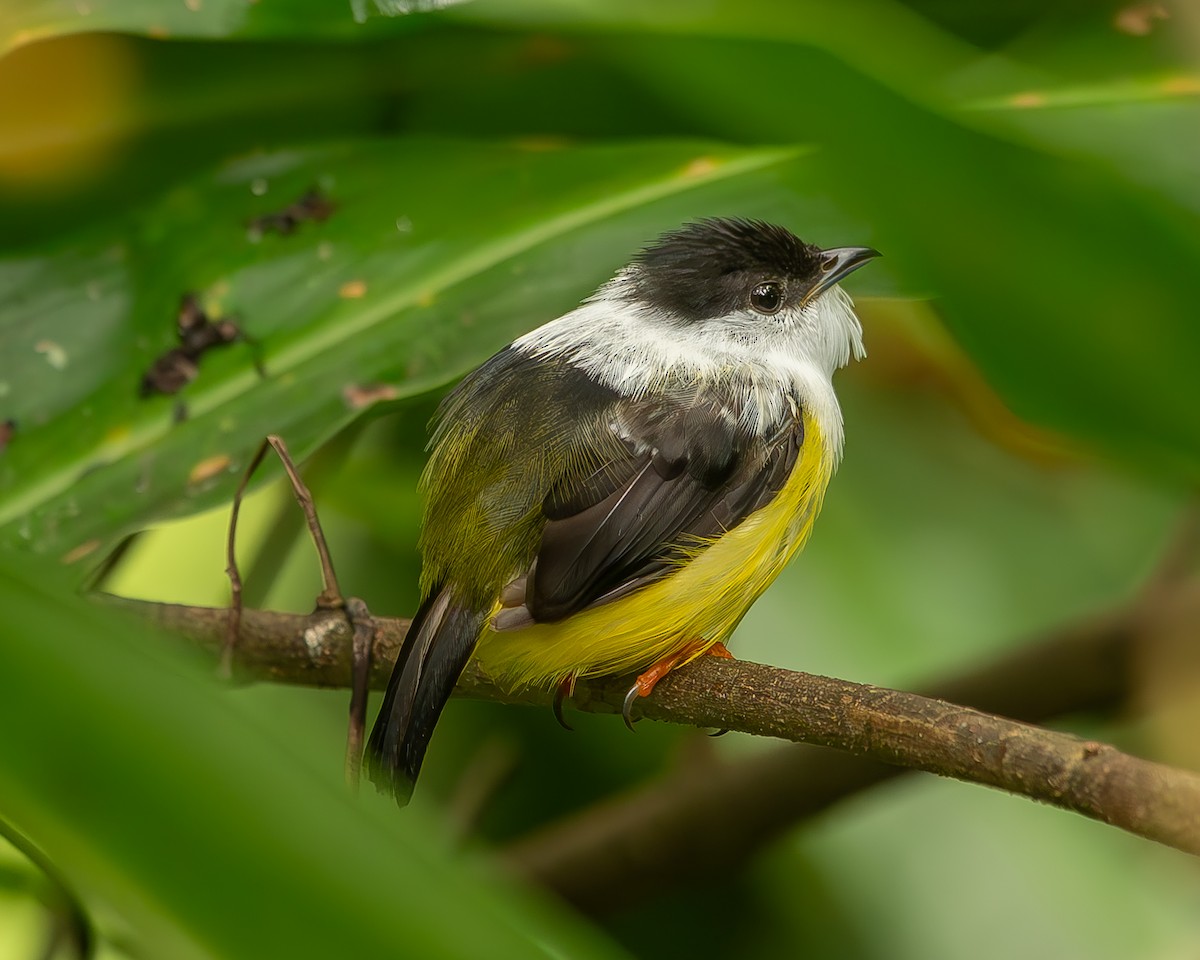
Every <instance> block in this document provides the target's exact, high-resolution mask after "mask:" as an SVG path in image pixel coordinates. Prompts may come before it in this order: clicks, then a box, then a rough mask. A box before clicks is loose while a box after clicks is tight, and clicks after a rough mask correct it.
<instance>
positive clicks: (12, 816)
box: [0, 553, 612, 960]
mask: <svg viewBox="0 0 1200 960" xmlns="http://www.w3.org/2000/svg"><path fill="white" fill-rule="evenodd" d="M62 579H63V578H62V577H61V575H59V574H58V572H57V571H55V570H53V569H51V568H50V566H49V565H48V564H42V563H40V562H39V563H33V564H31V563H30V562H29V559H28V558H22V559H17V558H16V557H14V555H12V554H11V553H9V554H0V604H3V606H4V609H5V618H4V625H3V627H2V628H0V633H2V636H0V675H2V676H3V677H4V696H3V697H0V725H2V726H3V728H4V729H5V731H6V734H5V736H4V737H3V738H0V797H2V798H3V799H2V800H0V806H2V808H3V809H2V810H0V813H2V814H3V815H4V816H5V817H6V818H8V819H9V820H11V822H13V823H14V824H15V825H16V826H17V827H18V828H19V829H21V830H22V831H23V832H25V833H26V834H27V835H28V836H29V837H30V838H31V839H32V840H33V841H34V842H35V843H36V844H37V845H38V846H39V847H40V848H41V849H42V850H44V851H45V853H46V854H47V855H48V856H49V857H50V858H51V860H53V862H54V863H55V864H56V865H57V866H58V867H59V868H60V869H61V870H62V871H63V872H64V873H65V875H66V876H67V877H69V878H70V880H71V882H72V883H73V884H75V885H77V887H78V888H79V889H80V890H81V892H82V893H83V894H84V896H85V899H87V900H88V901H89V902H90V903H92V904H94V905H95V906H96V907H101V908H104V909H111V910H115V911H116V912H117V914H119V915H120V916H122V917H124V918H125V919H126V921H127V922H130V923H132V924H133V925H134V926H135V928H136V929H137V931H138V933H139V935H140V936H141V937H143V938H145V940H146V941H147V942H146V943H145V944H144V948H143V949H142V950H140V951H139V954H140V955H144V956H156V957H221V958H237V957H246V958H254V960H259V958H262V957H291V958H301V957H320V958H327V957H335V956H359V957H368V956H372V957H385V956H414V957H447V958H449V957H464V956H480V957H482V956H488V957H514V958H517V957H519V958H525V957H538V956H545V957H563V956H577V957H600V956H612V951H611V950H610V949H609V948H607V947H606V946H605V945H604V944H603V943H601V942H599V940H598V938H596V937H595V936H594V935H593V934H591V933H589V932H588V931H587V930H585V929H583V928H582V927H581V926H580V925H579V924H578V923H576V922H570V921H568V920H567V919H566V918H565V917H564V916H562V915H560V914H559V913H558V912H556V911H555V910H552V909H550V908H549V907H548V906H547V905H546V904H543V903H540V902H538V901H537V900H536V899H535V898H533V897H532V896H529V895H527V894H524V893H522V892H521V891H520V890H518V889H517V888H516V887H515V886H514V885H513V884H512V883H511V882H505V883H504V884H503V885H501V884H498V883H496V882H494V881H489V880H487V879H486V878H484V877H483V876H482V875H481V874H480V872H479V871H478V870H476V869H472V868H470V866H469V865H468V864H465V863H456V862H454V861H453V860H452V859H451V858H450V857H449V855H448V853H447V852H446V851H445V850H442V849H439V846H438V844H437V843H436V842H434V841H433V840H432V837H433V836H434V835H435V833H436V831H431V829H430V826H431V825H430V824H429V823H428V822H427V820H426V819H425V818H424V817H423V816H421V814H420V812H419V811H418V810H417V809H416V808H410V809H408V810H405V811H403V812H401V811H399V810H397V809H396V808H395V806H394V805H393V804H391V803H390V801H386V802H385V800H384V799H383V798H381V797H376V796H375V795H374V794H373V793H370V794H369V793H364V794H363V795H362V796H361V797H360V798H359V799H357V800H356V799H355V798H354V797H353V796H352V795H351V793H350V792H349V790H348V789H347V788H346V787H345V786H344V785H343V784H342V783H341V782H340V781H341V772H340V769H339V767H340V758H338V757H336V756H335V757H331V758H330V763H329V766H328V771H327V772H326V773H319V772H317V771H314V770H312V769H309V768H307V767H305V766H304V765H303V764H301V762H300V761H298V760H297V759H295V758H294V754H295V752H296V751H294V750H292V749H290V748H289V746H288V744H287V743H286V742H283V741H281V740H280V739H279V738H278V736H277V735H271V734H268V733H267V732H266V730H268V729H270V727H271V724H270V722H269V720H268V719H267V718H262V717H258V716H256V715H255V709H254V708H253V706H251V705H248V704H246V703H245V702H241V703H240V705H239V703H237V702H234V701H233V700H232V699H231V695H230V693H229V692H228V691H227V690H222V689H220V688H218V687H217V685H216V684H215V681H213V680H212V679H211V678H210V677H209V676H208V675H207V671H208V669H210V668H209V667H206V666H205V665H203V664H200V663H197V662H194V660H193V658H191V657H187V656H184V655H183V653H182V652H180V651H178V650H176V649H175V648H173V647H171V646H170V645H169V641H168V640H167V639H166V638H165V637H162V636H160V635H157V634H155V633H153V632H152V631H149V630H147V629H145V628H144V627H143V626H141V625H139V624H137V623H133V622H130V621H127V620H126V618H124V617H122V616H118V615H116V614H115V613H113V612H111V611H107V610H102V609H97V608H96V607H95V606H94V605H90V604H87V603H85V602H84V601H82V600H78V599H72V598H64V596H63V592H64V587H63V584H62ZM468 921H469V922H468Z"/></svg>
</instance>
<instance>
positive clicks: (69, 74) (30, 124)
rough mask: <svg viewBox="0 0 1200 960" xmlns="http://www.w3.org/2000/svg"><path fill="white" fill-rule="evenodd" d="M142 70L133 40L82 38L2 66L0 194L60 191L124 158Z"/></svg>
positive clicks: (34, 47)
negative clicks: (131, 109)
mask: <svg viewBox="0 0 1200 960" xmlns="http://www.w3.org/2000/svg"><path fill="white" fill-rule="evenodd" d="M137 72H138V71H137V64H136V61H135V58H134V55H133V52H132V47H131V45H130V43H129V42H128V41H127V40H124V39H122V38H120V37H117V36H113V35H111V34H78V35H75V36H69V37H62V38H57V39H52V40H44V41H40V42H37V43H30V44H26V45H25V46H22V47H19V48H18V49H16V50H14V51H12V52H11V53H10V54H8V55H7V56H6V57H4V58H3V59H0V188H3V189H5V190H7V191H13V190H15V189H28V190H38V191H56V192H57V191H61V190H63V189H64V188H68V187H71V186H73V185H75V184H76V183H78V182H80V181H84V180H88V179H90V178H92V177H94V176H95V175H96V174H97V173H99V172H100V171H102V170H103V169H104V168H105V167H107V166H109V165H110V164H111V163H113V161H114V160H115V159H116V157H117V156H118V154H119V148H120V146H121V141H122V139H123V135H124V132H125V131H126V130H127V128H128V119H129V117H128V114H129V101H130V98H131V94H132V93H133V91H134V88H135V86H136V80H137Z"/></svg>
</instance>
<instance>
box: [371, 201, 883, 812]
mask: <svg viewBox="0 0 1200 960" xmlns="http://www.w3.org/2000/svg"><path fill="white" fill-rule="evenodd" d="M878 256H879V253H878V252H877V251H875V250H874V249H872V248H870V247H856V246H849V247H833V248H829V249H822V248H820V247H818V246H815V245H813V244H810V243H806V242H804V241H802V240H800V239H799V238H798V237H797V236H796V235H795V234H793V233H792V232H791V231H789V230H788V229H786V228H784V227H781V226H777V225H774V224H771V223H767V222H764V221H762V220H756V219H744V218H709V219H702V220H695V221H691V222H688V223H685V224H683V225H682V226H681V227H679V228H677V229H675V230H672V231H670V232H667V233H664V234H662V235H661V236H659V237H658V238H657V239H656V240H654V241H652V242H651V243H649V244H648V245H646V246H645V247H643V248H642V249H641V250H640V251H639V252H637V253H636V254H635V255H634V256H633V257H632V259H631V260H630V261H629V263H628V264H627V265H626V266H625V267H623V268H622V269H620V270H618V271H617V273H616V274H615V275H614V276H613V277H612V278H611V279H610V280H608V281H607V282H606V283H604V284H603V285H602V286H601V287H600V288H599V289H598V290H597V291H596V292H595V293H594V294H593V295H592V296H590V297H588V298H587V299H586V300H584V301H583V302H582V303H581V304H580V305H579V306H578V307H577V308H575V309H574V310H571V311H570V312H568V313H566V314H564V315H563V316H561V317H558V318H557V319H555V320H552V321H550V322H548V323H546V324H544V325H542V326H540V327H537V328H536V329H534V330H532V331H531V332H529V333H527V334H525V335H524V336H521V337H519V338H518V339H516V340H514V341H513V342H512V343H510V344H509V345H508V346H506V347H504V348H503V349H502V350H500V351H499V352H498V353H496V354H495V355H494V356H492V357H491V358H490V359H488V360H487V361H485V362H484V363H483V364H482V365H480V366H479V367H478V368H476V369H475V370H474V371H473V372H471V373H470V374H468V375H467V376H466V377H465V378H464V379H463V380H462V381H461V382H460V383H459V384H458V386H457V387H455V388H454V389H453V390H452V391H451V392H450V393H449V394H448V395H447V396H446V397H445V399H444V400H443V401H442V402H441V404H440V406H439V407H438V410H437V412H436V414H435V416H434V420H433V423H432V439H431V441H430V448H429V449H430V456H429V459H428V462H427V465H426V468H425V470H424V472H423V474H422V478H421V488H422V491H423V494H424V499H425V507H424V516H423V524H422V531H421V537H420V549H421V557H422V568H421V583H420V586H421V595H422V598H423V599H422V601H421V604H420V606H419V608H418V611H417V614H416V616H415V617H414V618H413V620H412V623H411V625H410V627H409V629H408V633H407V635H406V639H405V642H404V644H403V646H402V648H401V651H400V654H399V657H398V659H397V661H396V664H395V667H394V668H393V671H392V674H391V677H390V680H389V682H388V685H387V689H386V692H385V694H384V698H383V703H382V706H381V708H380V710H379V714H378V716H377V718H376V721H375V723H374V726H373V728H372V731H371V735H370V737H369V738H368V742H367V746H366V751H365V757H364V761H365V766H366V769H367V772H368V775H369V776H370V778H371V779H372V780H373V781H374V783H375V784H376V786H377V787H378V788H379V789H380V790H381V791H382V792H384V793H390V794H391V795H392V796H394V797H395V798H396V800H397V802H399V803H400V804H401V805H403V804H405V803H407V802H408V801H409V799H410V798H411V795H412V792H413V787H414V785H415V783H416V781H417V776H418V774H419V772H420V769H421V765H422V761H423V759H424V757H425V753H426V748H427V746H428V744H429V740H430V738H431V736H432V734H433V730H434V727H435V725H436V723H437V720H438V718H439V716H440V715H441V713H442V710H443V708H444V707H445V704H446V702H447V700H448V699H449V696H450V693H451V691H452V690H453V688H454V685H455V683H456V682H457V680H458V678H459V675H460V674H461V673H462V671H463V669H464V668H465V666H466V664H467V663H468V662H469V661H470V660H471V658H472V657H474V658H475V661H476V663H477V664H478V666H479V668H480V669H481V670H482V671H483V672H484V673H485V674H487V675H488V676H489V677H491V678H492V679H493V680H494V681H495V682H496V683H497V684H499V685H500V686H501V687H503V688H506V689H509V690H520V689H531V688H540V689H543V690H555V689H556V690H558V691H559V695H560V697H561V696H562V695H563V694H564V693H569V691H571V690H573V687H574V684H575V682H576V681H577V680H579V679H583V678H591V677H601V676H619V675H624V674H635V673H636V674H637V680H636V682H635V683H634V684H633V685H632V686H631V687H630V690H629V695H628V696H627V697H626V702H625V710H624V713H625V717H626V722H627V723H629V717H630V710H631V708H632V706H633V705H634V704H635V703H636V701H637V700H638V699H639V698H640V697H643V696H648V695H649V694H650V693H651V692H652V691H653V688H654V686H655V684H656V683H657V682H658V680H659V679H661V678H662V677H663V676H665V675H667V674H668V673H669V672H670V671H671V670H673V669H676V668H678V667H680V666H683V665H684V664H686V663H688V662H689V661H691V660H694V659H695V658H696V657H698V656H701V655H703V654H717V655H721V656H728V655H729V653H728V648H727V647H726V646H725V642H726V641H727V640H728V639H729V638H730V635H731V634H732V633H733V632H734V629H735V628H736V627H737V625H738V623H739V622H740V621H741V619H742V617H743V616H744V615H745V613H746V612H747V610H749V608H750V606H751V605H752V604H753V603H754V601H755V600H756V599H757V598H758V597H759V596H760V595H761V594H762V592H763V591H764V590H765V589H766V588H767V587H768V586H769V585H770V584H771V582H772V581H773V580H774V579H775V578H776V577H777V576H778V574H779V573H780V571H781V570H782V569H783V568H784V566H785V565H786V564H787V562H788V561H789V560H790V559H791V558H792V557H793V556H794V555H795V554H796V552H797V551H798V550H800V548H801V547H802V546H803V545H804V543H805V541H806V539H807V538H808V535H809V532H810V531H811V529H812V526H813V521H814V520H815V519H816V516H817V513H818V511H819V510H820V507H821V502H822V499H823V497H824V494H825V489H826V486H827V484H828V483H829V480H830V478H831V476H832V475H833V473H834V470H835V468H836V467H837V465H838V463H839V461H840V459H841V455H842V447H843V433H844V431H843V419H842V414H841V410H840V407H839V405H838V401H837V397H836V395H835V393H834V390H833V384H832V377H833V374H834V372H835V371H836V370H838V369H839V368H841V367H844V366H846V365H847V364H848V363H849V361H850V359H851V358H855V359H861V358H862V357H864V356H865V350H864V347H863V341H862V326H861V323H860V322H859V319H858V317H857V315H856V313H855V310H854V304H853V301H852V300H851V298H850V296H849V295H848V294H847V293H846V292H845V291H844V290H843V289H842V288H841V286H840V281H841V280H843V279H844V278H845V277H846V276H847V275H848V274H849V273H851V272H852V271H853V270H856V269H858V268H859V267H861V266H862V265H863V264H865V263H867V262H868V261H869V260H871V259H873V258H875V257H878ZM560 720H561V715H560Z"/></svg>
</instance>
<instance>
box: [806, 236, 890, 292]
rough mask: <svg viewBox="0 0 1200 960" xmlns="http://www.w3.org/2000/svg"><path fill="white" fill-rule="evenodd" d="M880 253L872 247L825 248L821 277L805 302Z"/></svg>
mask: <svg viewBox="0 0 1200 960" xmlns="http://www.w3.org/2000/svg"><path fill="white" fill-rule="evenodd" d="M880 255H881V254H880V253H879V251H878V250H872V249H871V248H870V247H832V248H830V249H829V250H823V251H822V252H821V278H820V279H819V280H818V281H817V282H816V284H814V285H813V288H812V289H811V290H810V291H809V292H808V296H806V297H805V298H804V303H808V302H809V301H810V300H812V299H814V298H815V297H819V296H820V295H821V294H822V293H824V292H825V291H826V290H828V289H829V288H830V287H832V286H833V285H834V284H835V283H837V282H838V281H839V280H841V279H843V278H844V277H846V276H848V275H849V274H851V273H853V272H854V271H855V270H857V269H858V268H859V267H861V266H862V265H863V264H864V263H866V262H867V261H868V260H874V259H875V258H876V257H878V256H880Z"/></svg>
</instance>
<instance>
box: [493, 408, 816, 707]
mask: <svg viewBox="0 0 1200 960" xmlns="http://www.w3.org/2000/svg"><path fill="white" fill-rule="evenodd" d="M832 471H833V457H832V456H831V455H830V453H829V451H828V450H827V448H826V445H825V442H824V440H823V438H822V437H821V435H820V432H819V431H818V429H817V425H816V423H815V422H814V421H813V420H812V419H811V418H810V417H808V416H805V418H804V445H803V448H802V449H801V452H800V456H799V457H798V458H797V460H796V465H795V467H794V468H793V469H792V474H791V476H790V477H789V478H788V481H787V483H786V484H785V485H784V487H783V489H782V490H781V491H780V492H779V495H778V496H776V497H775V499H774V500H772V501H771V502H770V503H769V504H767V505H766V506H765V507H763V508H762V509H761V510H759V511H758V512H756V513H753V514H751V515H750V516H749V517H747V518H746V519H745V520H744V521H743V522H742V523H740V524H739V525H738V526H736V527H734V528H733V529H732V530H731V531H729V532H728V533H726V534H724V535H723V536H721V537H718V538H716V539H715V540H713V541H710V542H709V543H707V544H706V545H703V546H700V547H698V548H697V549H696V550H695V551H694V552H693V553H691V554H690V556H689V558H688V559H687V560H686V561H684V562H682V563H681V564H680V567H679V569H678V570H677V571H676V572H674V573H672V574H670V575H668V576H665V577H663V578H662V579H661V580H658V581H655V582H654V583H652V584H650V585H649V586H647V587H644V588H642V589H641V590H637V591H635V592H634V593H631V594H629V595H628V596H625V597H622V598H620V599H619V600H614V601H613V602H611V603H604V604H600V605H598V606H595V607H591V608H589V609H587V610H583V611H581V612H580V613H576V614H573V615H571V616H570V617H568V618H566V619H565V620H562V621H559V622H558V623H545V624H540V623H539V624H533V625H532V626H528V627H523V628H521V629H519V630H512V631H505V632H502V633H497V632H496V631H494V630H492V629H491V628H490V627H485V628H484V630H483V633H482V634H481V635H480V638H479V646H478V648H477V649H476V653H475V659H476V661H477V662H478V663H479V665H480V666H481V667H482V668H483V670H484V671H485V672H487V673H488V674H489V675H490V676H491V677H492V678H493V679H494V680H495V681H496V682H497V683H499V684H500V685H502V686H504V687H507V688H509V689H517V688H521V687H550V686H553V685H554V684H557V683H558V682H560V681H561V680H562V679H563V678H564V677H568V676H576V677H591V676H607V675H613V674H621V673H630V672H633V671H640V670H644V669H645V668H646V667H648V666H650V665H651V664H652V663H655V662H657V661H659V660H661V659H663V658H664V657H667V656H670V655H672V654H675V653H678V652H679V651H680V650H682V649H683V648H685V647H688V646H690V645H692V644H695V643H696V641H698V640H699V641H702V644H701V645H699V646H698V647H696V649H695V653H694V656H699V655H700V654H701V653H703V652H704V650H706V649H707V648H708V647H709V646H711V645H712V644H714V643H717V642H718V641H724V640H726V639H728V638H729V636H730V634H732V633H733V631H734V629H735V628H736V627H737V625H738V623H739V622H740V621H741V619H742V617H743V616H745V614H746V611H747V610H749V609H750V605H751V604H753V603H754V601H755V600H757V599H758V597H759V596H760V595H761V594H762V592H763V591H764V590H766V589H767V587H768V586H770V584H771V582H772V581H773V580H774V579H775V578H776V577H777V576H779V573H780V571H781V570H782V569H783V568H784V566H785V565H786V564H787V562H788V561H789V560H790V559H791V558H792V557H793V556H794V555H795V553H796V551H798V550H799V549H800V548H801V547H802V546H803V545H804V541H805V540H806V539H807V538H808V535H809V532H810V531H811V530H812V525H813V521H814V520H815V519H816V516H817V512H818V511H819V509H820V506H821V500H822V498H823V496H824V494H825V487H826V486H827V485H828V483H829V478H830V475H831V473H832ZM497 610H499V605H497V607H496V609H494V610H493V611H492V613H493V614H495V613H496V612H497ZM489 622H490V618H489ZM689 659H690V658H689Z"/></svg>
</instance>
